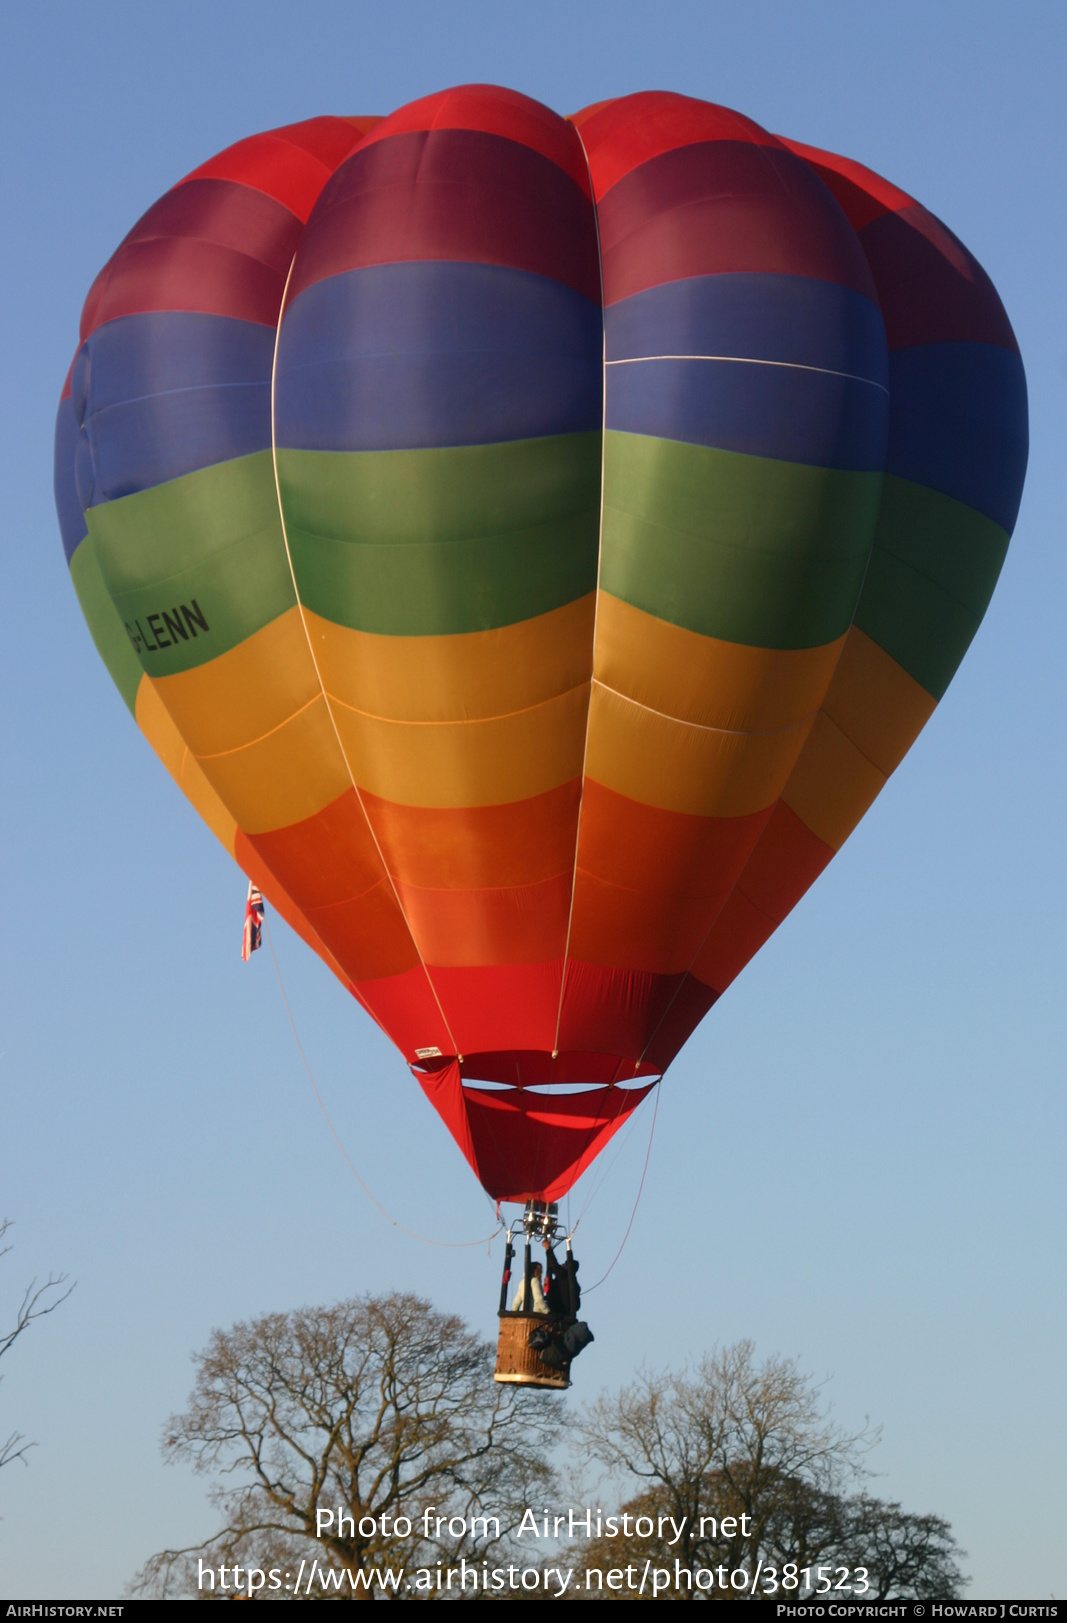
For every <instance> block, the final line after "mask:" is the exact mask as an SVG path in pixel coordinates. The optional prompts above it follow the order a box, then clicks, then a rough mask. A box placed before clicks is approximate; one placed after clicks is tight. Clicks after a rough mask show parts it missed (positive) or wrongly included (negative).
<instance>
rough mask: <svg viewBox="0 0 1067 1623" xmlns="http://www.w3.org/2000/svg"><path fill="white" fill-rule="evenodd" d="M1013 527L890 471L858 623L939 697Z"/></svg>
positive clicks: (986, 600)
mask: <svg viewBox="0 0 1067 1623" xmlns="http://www.w3.org/2000/svg"><path fill="white" fill-rule="evenodd" d="M1007 550H1008V535H1007V531H1006V530H1003V529H1001V527H1000V525H999V524H994V522H993V520H992V519H989V518H986V517H985V516H984V515H983V514H981V513H977V512H975V510H974V508H973V507H967V506H965V505H964V503H963V502H958V501H955V500H953V498H952V497H951V496H943V495H941V494H940V492H939V491H936V490H929V489H927V488H926V487H925V486H924V485H916V484H912V483H910V482H909V481H908V480H906V479H898V478H895V477H894V476H892V475H891V474H887V475H886V477H885V484H884V488H883V494H882V506H881V510H880V512H879V516H878V529H877V534H876V539H875V547H874V553H873V555H872V557H871V565H870V569H869V570H868V573H867V579H866V581H865V582H864V586H863V593H862V595H861V597H860V601H859V605H858V607H857V609H856V625H857V626H858V627H859V629H860V630H861V631H863V632H865V633H866V634H867V636H868V637H871V638H872V639H873V640H874V641H875V642H876V643H878V644H879V646H880V647H881V648H884V649H885V651H886V653H887V654H890V655H891V656H892V657H893V659H895V660H896V661H897V664H898V665H902V666H903V668H904V669H905V670H906V671H907V673H908V675H909V676H912V677H914V679H915V681H916V682H918V683H920V684H921V686H922V687H924V688H925V689H926V691H927V692H928V693H930V694H932V695H933V697H934V698H935V699H940V698H941V697H942V695H943V694H944V691H945V689H946V688H947V687H948V684H949V683H950V681H951V680H952V678H953V676H954V675H955V672H956V668H957V666H958V665H959V663H960V661H961V659H962V658H963V656H964V654H965V653H966V652H967V649H968V647H969V646H970V642H971V639H972V637H973V636H974V634H975V632H976V631H977V630H978V626H979V624H980V622H981V619H982V616H983V614H984V613H985V611H986V607H987V605H988V603H989V599H990V597H991V596H992V595H993V588H994V586H995V585H996V583H997V576H998V575H999V574H1000V569H1001V565H1002V564H1003V562H1004V556H1005V554H1006V552H1007Z"/></svg>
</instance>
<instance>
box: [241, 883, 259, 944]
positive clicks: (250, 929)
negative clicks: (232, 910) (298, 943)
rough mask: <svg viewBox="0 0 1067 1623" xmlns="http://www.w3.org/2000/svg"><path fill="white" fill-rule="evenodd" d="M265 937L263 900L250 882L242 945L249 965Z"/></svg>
mask: <svg viewBox="0 0 1067 1623" xmlns="http://www.w3.org/2000/svg"><path fill="white" fill-rule="evenodd" d="M262 936H263V898H262V896H261V895H260V893H259V891H258V890H257V889H256V887H255V885H253V883H252V881H251V880H249V881H248V900H247V902H246V903H245V935H244V941H243V942H242V943H241V957H242V958H243V959H244V961H245V963H246V964H247V962H248V960H249V959H250V958H251V956H252V954H253V953H254V952H255V950H256V948H257V947H258V946H259V945H260V942H261V939H262Z"/></svg>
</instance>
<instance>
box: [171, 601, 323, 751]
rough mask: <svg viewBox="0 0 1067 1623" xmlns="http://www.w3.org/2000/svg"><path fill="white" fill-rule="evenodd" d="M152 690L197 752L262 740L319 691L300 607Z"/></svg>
mask: <svg viewBox="0 0 1067 1623" xmlns="http://www.w3.org/2000/svg"><path fill="white" fill-rule="evenodd" d="M155 685H156V687H157V688H158V690H159V695H160V698H161V699H162V700H163V703H164V704H165V705H166V707H167V709H168V710H169V711H170V713H171V716H172V717H173V718H174V722H175V724H176V726H177V728H178V730H179V732H180V733H181V735H182V737H183V738H184V739H185V741H186V743H187V744H188V745H189V748H190V749H191V750H192V751H193V753H194V754H195V755H218V754H220V753H222V752H223V751H224V750H235V749H241V748H242V747H243V746H244V745H246V744H251V743H253V742H254V741H255V740H256V739H258V738H263V737H264V736H265V735H266V734H268V733H271V732H273V731H274V729H275V728H276V727H279V726H281V725H282V723H283V722H285V721H287V720H288V719H289V717H290V716H292V715H294V714H295V713H296V712H297V711H299V710H302V709H303V707H304V706H305V705H306V704H307V703H308V702H309V700H311V699H313V698H314V697H315V695H316V694H317V693H318V692H319V691H320V689H319V682H318V678H317V677H316V675H315V666H314V664H313V662H312V659H311V655H310V653H309V652H308V644H307V637H306V635H305V633H304V628H303V626H302V625H301V622H300V610H299V609H298V608H292V609H289V610H287V611H286V613H284V614H280V615H279V616H278V618H277V619H276V620H272V621H271V622H270V624H269V625H266V626H264V627H263V628H262V630H261V631H257V632H254V633H253V635H252V636H251V637H247V638H246V639H245V641H244V642H242V643H239V644H238V645H237V647H236V648H231V649H230V650H229V651H228V652H227V653H225V654H220V655H219V656H218V658H216V659H212V660H209V661H208V662H207V664H205V665H197V666H196V667H195V668H194V669H193V670H189V671H182V672H181V673H180V675H177V676H161V677H156V678H155Z"/></svg>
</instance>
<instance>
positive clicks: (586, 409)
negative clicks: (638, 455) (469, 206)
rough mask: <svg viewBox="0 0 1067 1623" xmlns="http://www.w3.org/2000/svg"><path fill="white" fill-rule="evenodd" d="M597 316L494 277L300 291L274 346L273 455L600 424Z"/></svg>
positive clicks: (381, 279) (435, 267)
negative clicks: (280, 450)
mask: <svg viewBox="0 0 1067 1623" xmlns="http://www.w3.org/2000/svg"><path fill="white" fill-rule="evenodd" d="M602 357H603V334H602V326H601V317H600V311H599V309H598V308H597V306H596V305H595V304H593V303H592V302H591V301H590V300H589V299H587V298H585V297H584V296H583V295H582V294H580V293H577V292H575V291H574V289H573V288H569V287H565V286H564V285H563V284H562V283H561V282H556V281H553V280H551V279H550V278H548V277H545V276H539V275H536V274H534V273H532V272H530V271H520V270H514V269H510V268H507V267H504V266H498V265H481V264H473V263H462V264H457V263H453V262H451V261H415V262H407V263H402V264H390V265H371V266H366V267H363V268H361V269H358V270H352V271H345V272H343V273H341V274H340V275H337V276H331V277H328V278H326V279H325V280H324V281H321V282H316V283H314V284H313V285H312V286H311V287H309V288H307V289H305V290H304V291H303V292H302V293H301V294H300V296H299V297H298V298H297V299H296V300H294V302H293V304H292V306H291V307H290V308H289V309H288V310H286V312H285V318H284V320H283V322H282V330H281V338H280V340H279V344H278V378H277V388H276V402H275V408H276V432H277V437H278V444H279V445H283V446H287V447H290V448H293V449H298V450H321V451H388V450H409V449H415V448H418V447H429V446H449V445H486V444H494V443H496V442H499V441H502V440H517V439H531V438H535V437H538V436H542V435H549V434H568V433H580V432H583V431H585V430H589V429H598V428H599V427H600V424H601V410H602V407H601V362H602Z"/></svg>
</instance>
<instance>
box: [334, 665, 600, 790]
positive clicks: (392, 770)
mask: <svg viewBox="0 0 1067 1623" xmlns="http://www.w3.org/2000/svg"><path fill="white" fill-rule="evenodd" d="M588 700H589V684H588V682H583V683H581V685H580V686H578V687H575V688H572V689H571V691H570V692H569V693H562V694H559V695H558V696H557V697H555V698H552V699H548V700H546V701H545V703H543V704H536V705H532V706H531V707H530V708H529V709H526V710H518V711H515V712H514V713H513V714H511V715H497V716H492V717H489V718H487V719H484V720H472V721H457V722H414V721H389V720H384V719H383V718H382V717H381V716H373V715H367V714H366V713H365V712H363V711H360V710H354V709H351V708H349V707H348V706H347V705H342V704H341V703H340V702H339V701H337V700H334V701H333V706H332V708H333V714H334V718H335V720H336V722H337V730H338V732H339V733H340V735H341V740H342V742H343V744H344V747H345V753H346V754H347V756H348V759H349V761H350V762H351V765H352V770H353V772H354V774H355V777H356V782H357V783H358V785H359V787H360V788H361V789H366V790H369V792H370V793H371V794H373V795H377V796H378V797H379V798H380V799H382V800H391V801H394V802H395V803H396V804H398V805H401V806H439V807H450V806H451V807H459V806H499V805H503V804H505V803H507V802H510V801H515V800H529V799H531V798H532V796H534V795H540V794H544V793H545V792H546V791H547V790H549V789H558V788H559V787H560V785H561V784H564V783H568V782H570V780H571V779H572V778H577V777H579V776H580V775H581V770H582V746H583V743H584V740H585V723H586V707H587V704H588Z"/></svg>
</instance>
